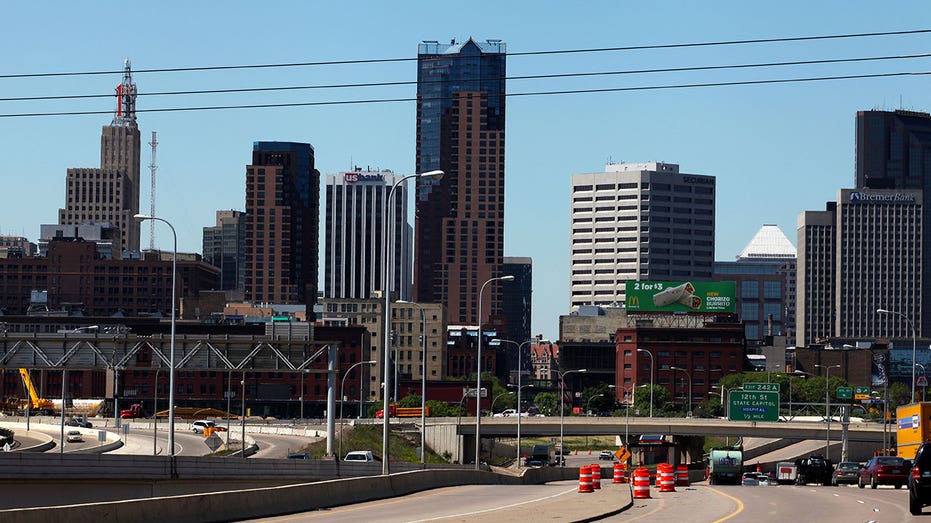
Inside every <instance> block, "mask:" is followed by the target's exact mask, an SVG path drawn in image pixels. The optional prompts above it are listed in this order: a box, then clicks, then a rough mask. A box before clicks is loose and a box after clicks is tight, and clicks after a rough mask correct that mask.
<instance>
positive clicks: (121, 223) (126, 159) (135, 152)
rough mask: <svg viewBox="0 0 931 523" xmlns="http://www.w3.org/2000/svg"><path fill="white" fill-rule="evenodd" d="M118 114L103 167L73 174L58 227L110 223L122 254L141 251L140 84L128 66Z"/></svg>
mask: <svg viewBox="0 0 931 523" xmlns="http://www.w3.org/2000/svg"><path fill="white" fill-rule="evenodd" d="M116 103H117V107H116V114H115V115H114V117H113V121H111V122H110V125H106V126H104V127H103V132H102V133H101V137H100V167H94V168H84V167H75V168H70V169H68V173H67V176H66V179H65V206H64V208H62V209H60V210H59V211H58V224H59V225H81V224H83V223H88V222H99V223H110V224H113V225H114V226H115V227H116V228H117V229H119V231H120V234H119V238H120V250H121V251H123V252H126V251H138V250H139V230H140V226H139V222H137V221H136V220H135V219H134V216H135V215H136V214H138V213H139V184H140V180H139V151H140V134H139V126H138V125H137V123H136V84H135V83H133V79H132V72H131V70H130V65H129V61H128V60H127V61H126V64H125V67H124V70H123V82H122V83H121V84H120V85H119V86H117V102H116Z"/></svg>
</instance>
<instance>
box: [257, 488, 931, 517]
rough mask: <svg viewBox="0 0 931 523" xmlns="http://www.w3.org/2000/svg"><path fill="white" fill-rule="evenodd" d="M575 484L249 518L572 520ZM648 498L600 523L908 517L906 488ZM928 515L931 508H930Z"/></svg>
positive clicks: (683, 493) (714, 491) (693, 492)
mask: <svg viewBox="0 0 931 523" xmlns="http://www.w3.org/2000/svg"><path fill="white" fill-rule="evenodd" d="M577 488H578V487H577V485H576V484H575V483H574V482H556V483H551V484H547V485H526V486H501V485H471V486H464V487H454V488H443V489H435V490H430V491H426V492H419V493H417V494H411V495H409V496H402V497H398V498H393V499H386V500H381V501H372V502H367V503H358V504H354V505H346V506H342V507H335V508H331V509H324V510H319V511H313V512H304V513H299V514H290V515H285V516H278V517H272V518H263V519H256V520H249V521H261V522H278V523H281V522H295V523H297V522H304V521H327V522H354V521H365V520H368V521H379V522H388V523H394V522H408V523H412V522H427V521H437V522H466V521H468V522H470V523H472V522H496V521H512V520H513V521H560V522H566V521H573V520H574V517H576V516H574V515H573V513H572V511H571V510H570V506H571V505H570V503H569V501H571V500H573V499H574V498H576V497H578V496H585V494H579V493H578V492H577ZM651 495H652V498H651V499H635V500H634V503H633V506H631V507H630V508H629V509H627V510H625V511H623V512H621V513H619V514H616V515H611V516H607V517H604V518H602V519H598V520H597V521H604V522H632V521H640V522H656V521H663V522H666V521H668V522H675V521H681V522H688V523H719V522H723V521H728V522H729V523H783V522H786V521H797V522H800V523H801V522H805V523H807V522H827V523H834V522H852V521H854V522H873V523H894V522H903V521H912V520H913V518H912V516H911V515H910V514H909V513H908V507H907V496H908V491H906V490H895V489H893V488H891V487H880V488H879V489H877V490H870V489H865V490H861V489H858V488H856V487H854V486H850V487H836V488H835V487H815V486H808V487H796V486H770V487H743V486H716V487H710V486H708V485H707V484H705V483H700V484H696V485H692V486H690V487H677V490H676V492H674V493H660V492H657V490H656V489H655V488H653V489H652V491H651ZM929 513H931V509H929Z"/></svg>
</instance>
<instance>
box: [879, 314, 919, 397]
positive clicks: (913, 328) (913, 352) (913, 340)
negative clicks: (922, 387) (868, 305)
mask: <svg viewBox="0 0 931 523" xmlns="http://www.w3.org/2000/svg"><path fill="white" fill-rule="evenodd" d="M876 312H878V313H879V314H895V315H896V316H901V317H902V319H904V320H905V321H907V322H908V326H909V327H911V329H912V403H915V363H917V362H916V361H915V360H916V356H917V355H918V354H917V350H916V349H917V347H918V346H917V345H916V344H915V325H914V324H913V323H912V320H911V319H910V318H909V317H908V316H906V315H904V314H902V313H901V312H896V311H890V310H886V309H876Z"/></svg>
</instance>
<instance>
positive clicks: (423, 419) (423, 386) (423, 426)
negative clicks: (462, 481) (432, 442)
mask: <svg viewBox="0 0 931 523" xmlns="http://www.w3.org/2000/svg"><path fill="white" fill-rule="evenodd" d="M398 303H407V304H410V305H416V306H417V308H418V309H420V464H421V465H423V464H425V463H426V462H427V313H426V311H424V309H423V306H422V305H420V304H419V303H417V302H413V301H405V300H398Z"/></svg>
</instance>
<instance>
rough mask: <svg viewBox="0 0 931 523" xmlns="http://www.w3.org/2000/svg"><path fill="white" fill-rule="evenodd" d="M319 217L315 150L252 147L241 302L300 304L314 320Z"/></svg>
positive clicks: (295, 145) (299, 145)
mask: <svg viewBox="0 0 931 523" xmlns="http://www.w3.org/2000/svg"><path fill="white" fill-rule="evenodd" d="M319 215H320V172H319V171H317V170H316V169H315V168H314V148H313V147H312V146H311V145H310V144H309V143H294V142H255V143H254V144H253V147H252V163H251V164H250V165H248V166H246V256H245V259H246V269H245V277H244V283H243V285H244V290H245V297H246V300H248V301H252V302H259V303H290V304H303V305H305V306H306V307H307V309H306V310H307V321H310V322H312V321H313V320H314V312H313V311H314V304H315V303H316V302H317V263H318V262H317V252H318V245H317V244H318V242H317V239H318V232H317V231H318V224H319V221H320V219H319Z"/></svg>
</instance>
